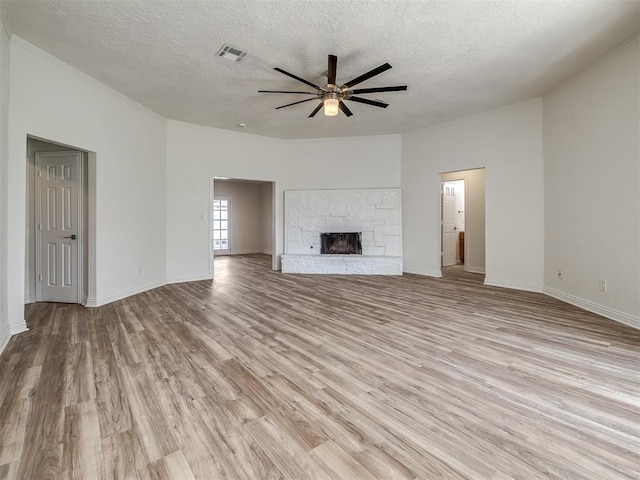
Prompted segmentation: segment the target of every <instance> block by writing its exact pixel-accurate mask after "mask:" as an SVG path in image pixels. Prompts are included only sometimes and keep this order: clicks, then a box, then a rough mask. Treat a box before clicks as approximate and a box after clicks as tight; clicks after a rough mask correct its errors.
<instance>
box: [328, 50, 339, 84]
mask: <svg viewBox="0 0 640 480" xmlns="http://www.w3.org/2000/svg"><path fill="white" fill-rule="evenodd" d="M337 68H338V57H336V56H335V55H329V66H328V68H327V83H330V84H331V85H335V84H336V69H337Z"/></svg>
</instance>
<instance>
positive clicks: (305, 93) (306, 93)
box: [258, 90, 317, 95]
mask: <svg viewBox="0 0 640 480" xmlns="http://www.w3.org/2000/svg"><path fill="white" fill-rule="evenodd" d="M258 93H300V94H302V95H317V93H316V92H289V91H286V90H258Z"/></svg>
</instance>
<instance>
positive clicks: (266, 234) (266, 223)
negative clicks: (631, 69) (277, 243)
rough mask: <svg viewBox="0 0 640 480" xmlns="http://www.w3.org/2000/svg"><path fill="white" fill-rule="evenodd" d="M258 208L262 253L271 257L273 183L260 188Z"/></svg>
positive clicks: (264, 184)
mask: <svg viewBox="0 0 640 480" xmlns="http://www.w3.org/2000/svg"><path fill="white" fill-rule="evenodd" d="M260 208H261V210H262V211H261V214H260V215H261V218H262V234H261V235H262V253H266V254H267V255H273V233H274V230H275V229H274V228H273V183H263V184H262V185H261V186H260Z"/></svg>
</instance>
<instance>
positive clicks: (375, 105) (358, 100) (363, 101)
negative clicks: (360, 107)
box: [347, 97, 389, 108]
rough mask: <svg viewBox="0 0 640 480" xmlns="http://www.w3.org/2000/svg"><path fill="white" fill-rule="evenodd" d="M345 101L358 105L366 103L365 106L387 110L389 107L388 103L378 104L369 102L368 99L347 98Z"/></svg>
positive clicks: (375, 101) (374, 101)
mask: <svg viewBox="0 0 640 480" xmlns="http://www.w3.org/2000/svg"><path fill="white" fill-rule="evenodd" d="M347 100H352V101H354V102H358V103H366V104H367V105H373V106H374V107H382V108H387V107H388V106H389V104H388V103H384V102H378V101H377V100H369V99H368V98H360V97H349V98H348V99H347Z"/></svg>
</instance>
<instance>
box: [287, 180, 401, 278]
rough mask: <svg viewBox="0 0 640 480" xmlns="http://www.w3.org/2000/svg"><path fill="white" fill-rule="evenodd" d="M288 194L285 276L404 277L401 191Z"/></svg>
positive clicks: (313, 191) (364, 190)
mask: <svg viewBox="0 0 640 480" xmlns="http://www.w3.org/2000/svg"><path fill="white" fill-rule="evenodd" d="M284 193H285V202H284V207H285V218H284V221H285V245H284V247H285V248H284V251H285V253H284V255H283V256H282V271H283V273H331V274H370V275H402V198H401V193H400V189H399V188H393V189H357V190H288V191H285V192H284Z"/></svg>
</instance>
